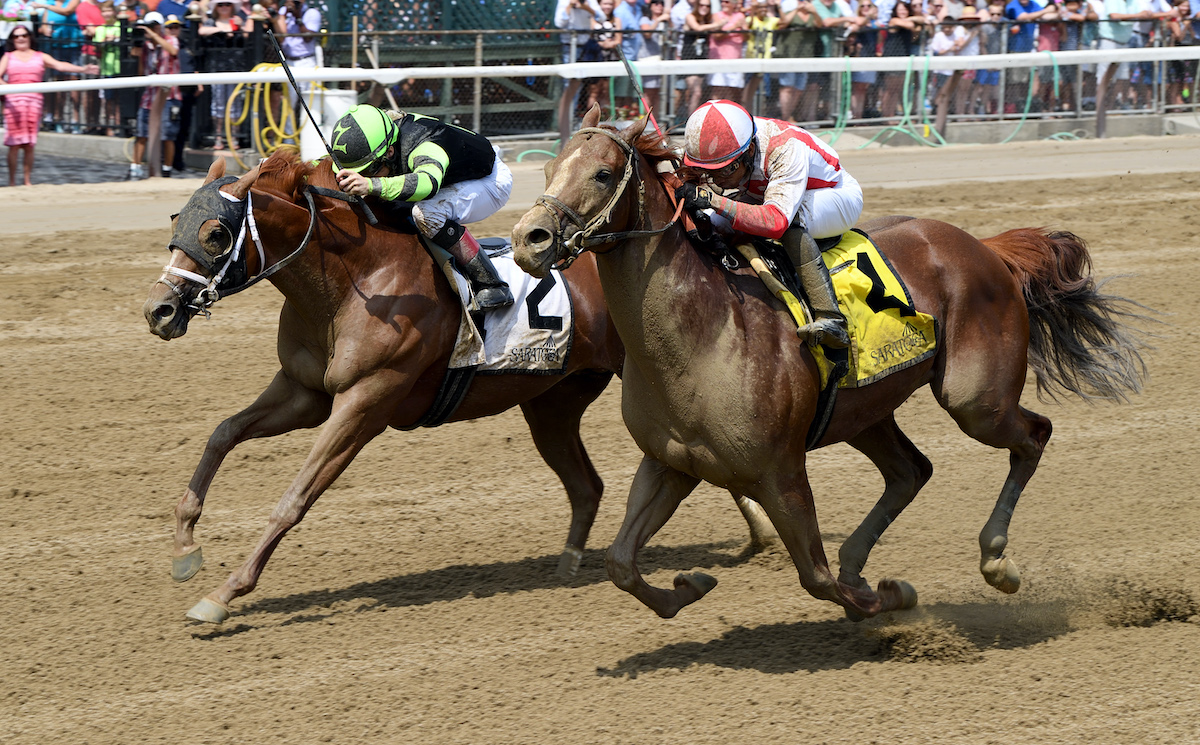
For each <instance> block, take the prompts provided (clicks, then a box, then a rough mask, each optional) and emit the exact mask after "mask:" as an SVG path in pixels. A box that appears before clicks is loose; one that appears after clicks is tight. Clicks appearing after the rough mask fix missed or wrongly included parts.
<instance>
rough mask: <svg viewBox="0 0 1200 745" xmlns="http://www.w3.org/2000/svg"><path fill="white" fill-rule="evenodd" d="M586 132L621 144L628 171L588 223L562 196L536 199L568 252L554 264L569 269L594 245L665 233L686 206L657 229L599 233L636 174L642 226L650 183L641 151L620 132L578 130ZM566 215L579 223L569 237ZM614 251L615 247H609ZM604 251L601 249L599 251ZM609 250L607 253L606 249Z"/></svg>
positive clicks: (576, 134)
mask: <svg viewBox="0 0 1200 745" xmlns="http://www.w3.org/2000/svg"><path fill="white" fill-rule="evenodd" d="M582 134H601V135H604V136H605V137H607V138H609V139H610V140H612V141H613V142H615V143H617V147H619V148H621V151H622V152H623V153H625V172H624V173H623V174H622V175H621V181H620V183H618V184H617V188H616V190H615V191H614V192H613V195H612V197H610V198H609V200H608V203H607V204H605V205H604V207H603V208H602V209H601V210H600V211H599V212H598V213H597V214H596V216H595V217H593V218H592V219H591V220H590V221H588V222H586V223H585V222H584V219H583V216H582V215H580V214H579V213H578V212H576V211H575V210H574V209H572V208H571V207H570V206H568V205H567V204H566V203H565V202H563V201H562V200H561V199H559V198H558V197H556V196H554V195H552V194H543V195H541V196H540V197H538V198H537V199H536V200H535V201H534V204H535V205H540V206H542V207H544V208H545V209H546V211H547V212H549V213H550V217H551V219H553V220H554V227H555V230H554V242H555V244H556V245H558V246H560V247H562V248H565V249H566V251H567V256H566V258H563V259H560V260H559V261H558V262H557V263H556V264H555V266H554V268H555V269H566V268H567V267H569V266H570V265H571V264H572V263H574V261H575V259H578V258H579V257H580V255H581V254H583V252H584V251H587V250H588V249H590V248H592V247H593V246H602V245H606V244H612V243H617V242H619V241H623V240H628V239H630V238H645V237H649V236H654V235H661V234H662V233H664V232H666V231H667V230H668V229H669V228H670V227H671V226H672V225H674V224H675V222H676V221H677V220H678V219H679V213H680V210H681V208H682V204H683V203H682V202H680V204H679V208H678V209H676V210H675V216H674V217H672V218H671V221H670V222H668V223H667V224H666V225H664V226H662V227H661V228H658V229H657V230H623V231H618V232H613V233H599V234H597V231H598V230H600V229H601V228H602V227H604V226H605V225H607V224H608V223H609V221H611V220H612V213H613V210H615V209H616V207H617V204H619V203H620V201H621V197H622V196H624V194H625V188H626V187H627V186H628V185H629V180H630V179H632V178H635V177H636V179H635V180H636V181H637V186H638V199H637V208H638V214H637V220H636V221H635V222H634V223H633V224H634V225H641V224H642V219H643V218H644V217H645V215H646V182H645V181H643V180H642V178H641V174H640V173H638V163H639V160H640V159H639V158H638V153H637V151H636V150H635V149H634V147H633V146H632V145H630V144H629V143H628V142H626V141H625V140H624V139H623V138H622V137H621V136H620V135H619V134H617V133H616V132H614V131H612V130H609V129H603V128H601V127H584V128H583V129H581V130H579V131H578V132H576V133H575V136H576V137H578V136H579V135H582ZM564 217H565V218H566V219H567V220H568V221H570V222H571V223H572V224H574V225H575V228H576V230H575V232H574V233H572V234H571V235H570V236H569V237H568V236H566V226H565V225H564V223H563V218H564ZM609 250H610V251H611V250H612V249H611V248H610V249H609ZM597 253H600V252H597ZM604 253H607V252H604Z"/></svg>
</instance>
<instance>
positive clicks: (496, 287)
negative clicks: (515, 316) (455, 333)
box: [430, 220, 513, 310]
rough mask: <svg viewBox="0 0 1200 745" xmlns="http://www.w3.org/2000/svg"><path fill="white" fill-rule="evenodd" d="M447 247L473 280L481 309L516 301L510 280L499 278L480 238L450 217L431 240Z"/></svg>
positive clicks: (470, 279)
mask: <svg viewBox="0 0 1200 745" xmlns="http://www.w3.org/2000/svg"><path fill="white" fill-rule="evenodd" d="M430 240H431V241H433V243H435V244H437V245H438V246H441V247H442V248H444V249H446V250H447V251H448V252H449V253H450V255H451V256H453V257H454V259H455V261H457V262H458V265H459V266H460V267H462V273H463V276H465V277H466V278H467V281H468V282H470V283H471V293H472V294H473V295H474V296H475V305H476V306H478V307H479V310H493V309H495V308H505V307H507V306H509V305H512V304H513V296H512V293H511V292H510V291H509V289H508V283H507V282H505V281H504V280H502V279H500V275H498V274H497V273H496V267H495V266H494V265H493V264H492V260H491V259H489V258H488V255H487V253H485V252H484V251H482V250H481V249H480V248H479V241H477V240H475V237H474V236H473V235H471V234H470V233H469V232H468V231H467V229H466V228H464V227H463V226H462V225H459V224H458V223H457V222H455V221H454V220H447V221H446V224H445V225H443V226H442V229H441V230H439V231H438V232H437V234H436V235H434V236H433V238H431V239H430Z"/></svg>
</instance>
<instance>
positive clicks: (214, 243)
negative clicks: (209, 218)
mask: <svg viewBox="0 0 1200 745" xmlns="http://www.w3.org/2000/svg"><path fill="white" fill-rule="evenodd" d="M228 246H229V234H228V233H227V232H225V228H213V229H212V230H211V231H210V232H209V234H208V240H207V241H205V246H204V249H205V250H206V251H208V252H209V253H210V254H213V255H214V256H215V255H217V254H220V253H221V252H223V251H224V250H225V249H226V248H227V247H228Z"/></svg>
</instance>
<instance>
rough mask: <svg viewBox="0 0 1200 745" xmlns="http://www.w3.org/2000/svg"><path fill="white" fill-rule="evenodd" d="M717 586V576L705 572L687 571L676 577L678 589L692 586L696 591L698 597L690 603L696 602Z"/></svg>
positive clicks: (676, 587)
mask: <svg viewBox="0 0 1200 745" xmlns="http://www.w3.org/2000/svg"><path fill="white" fill-rule="evenodd" d="M716 586H717V578H716V577H714V576H712V575H710V574H705V573H704V572H687V573H683V574H680V575H678V576H677V577H675V589H676V590H679V589H682V588H684V587H690V588H691V589H692V591H693V592H695V593H696V597H694V598H692V599H691V600H689V601H688V602H690V603H694V602H696V601H697V600H699V599H700V598H702V597H704V596H705V595H707V594H708V593H709V592H710V591H711V590H712V589H713V588H714V587H716Z"/></svg>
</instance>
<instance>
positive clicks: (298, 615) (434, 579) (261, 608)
mask: <svg viewBox="0 0 1200 745" xmlns="http://www.w3.org/2000/svg"><path fill="white" fill-rule="evenodd" d="M742 546H743V542H741V541H723V542H719V543H705V544H694V545H685V546H658V547H650V548H646V549H645V550H644V551H643V552H642V553H641V555H639V557H638V566H639V567H640V568H641V569H642V571H643V572H645V573H647V574H648V573H650V572H654V571H657V570H660V569H677V570H680V571H688V570H691V569H693V568H708V569H718V568H723V567H732V566H736V565H737V564H740V563H742V562H743V561H745V560H746V558H747V557H748V554H747V553H745V552H744V551H740V549H741V547H742ZM604 554H605V549H587V550H585V551H584V556H583V561H582V562H581V565H580V569H579V572H578V574H576V575H575V576H574V577H568V578H563V577H559V576H558V575H557V574H556V573H555V569H556V567H557V566H558V559H559V557H558V555H557V554H556V555H552V556H538V557H529V558H525V559H520V560H518V561H503V562H495V563H492V564H455V565H452V566H447V567H442V568H440V569H432V570H429V571H426V572H418V573H415V574H404V575H398V576H395V577H389V578H387V579H382V580H375V581H372V582H359V583H357V584H353V585H349V586H346V587H340V588H334V589H325V590H313V591H311V592H302V593H296V594H293V595H288V596H286V597H275V598H264V599H262V600H257V601H255V602H252V603H249V604H247V605H246V606H244V607H243V608H241V609H240V612H242V613H246V614H250V613H274V614H282V615H292V614H295V615H292V617H291V618H289V619H287V620H286V621H284V624H294V623H310V622H313V621H321V620H323V619H325V618H328V617H329V616H331V615H336V614H340V613H344V612H346V611H344V610H332V608H333V607H334V606H335V605H337V604H338V603H342V602H347V601H354V600H359V601H363V600H366V601H373V602H370V603H369V608H364V609H372V610H374V609H379V608H401V607H407V606H419V605H428V604H429V603H436V602H440V601H447V600H460V599H462V598H467V597H474V598H486V597H491V596H493V595H501V594H506V593H516V592H522V591H528V590H548V589H554V588H559V587H581V586H584V585H593V584H601V583H606V582H608V581H609V579H608V574H607V573H606V572H605V568H604ZM352 612H353V611H352ZM248 629H249V627H245V626H244V625H239V626H238V627H235V628H233V629H224V630H222V631H220V632H215V633H214V634H210V635H208V636H211V637H215V636H227V635H229V633H238V632H240V631H242V630H248Z"/></svg>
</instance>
